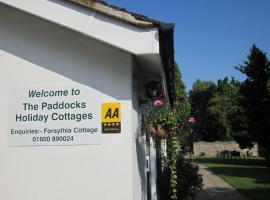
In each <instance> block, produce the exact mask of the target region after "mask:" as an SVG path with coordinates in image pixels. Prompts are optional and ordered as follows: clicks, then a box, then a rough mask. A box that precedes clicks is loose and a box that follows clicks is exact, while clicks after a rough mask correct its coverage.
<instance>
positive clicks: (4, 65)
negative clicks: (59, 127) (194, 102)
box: [0, 4, 137, 200]
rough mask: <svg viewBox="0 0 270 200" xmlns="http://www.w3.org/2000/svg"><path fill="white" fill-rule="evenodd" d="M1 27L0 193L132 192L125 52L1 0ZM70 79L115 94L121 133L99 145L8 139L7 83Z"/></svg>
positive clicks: (30, 197) (104, 197)
mask: <svg viewBox="0 0 270 200" xmlns="http://www.w3.org/2000/svg"><path fill="white" fill-rule="evenodd" d="M0 27H1V29H0V91H1V98H0V110H1V112H0V199H3V200H18V199H20V200H74V199H78V200H89V199H91V200H129V199H134V198H133V197H136V196H134V195H133V188H134V186H133V185H134V183H133V182H134V177H132V174H134V176H137V173H133V172H134V167H135V166H134V165H133V161H134V155H135V154H136V153H134V149H132V145H134V140H133V137H134V135H132V133H131V130H134V129H132V122H131V119H132V102H131V99H132V97H131V81H132V80H131V65H132V64H131V62H132V58H131V55H130V54H128V53H126V52H123V51H121V50H118V49H115V48H112V47H110V46H107V45H104V44H102V43H100V42H98V41H95V40H93V39H90V38H88V37H84V36H82V35H81V34H78V33H76V32H72V31H70V30H67V29H64V28H61V27H58V26H57V25H54V24H51V23H49V22H45V21H43V20H41V19H38V18H35V17H33V16H29V15H26V14H24V13H22V12H19V11H16V10H15V9H11V8H8V7H6V6H3V5H1V4H0ZM73 83H79V84H82V85H86V86H89V87H92V88H94V89H97V90H98V91H100V92H102V98H103V100H104V101H109V102H110V101H114V100H119V101H120V102H121V105H122V132H121V134H111V135H102V144H101V145H79V146H41V147H39V146H38V147H29V146H28V147H8V146H7V136H8V132H7V131H8V117H7V116H8V113H9V110H8V104H9V90H10V89H17V88H33V87H54V86H57V87H61V86H65V85H70V84H73ZM133 134H134V132H133ZM136 171H137V169H136ZM136 198H137V197H136Z"/></svg>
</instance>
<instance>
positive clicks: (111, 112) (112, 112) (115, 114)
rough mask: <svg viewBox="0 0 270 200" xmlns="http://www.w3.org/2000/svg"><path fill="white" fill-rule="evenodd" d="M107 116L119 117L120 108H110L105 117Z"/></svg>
mask: <svg viewBox="0 0 270 200" xmlns="http://www.w3.org/2000/svg"><path fill="white" fill-rule="evenodd" d="M107 118H119V108H115V109H114V110H112V109H111V108H109V109H108V111H107V113H106V115H105V119H107Z"/></svg>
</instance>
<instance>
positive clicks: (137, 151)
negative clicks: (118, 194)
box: [132, 62, 148, 200]
mask: <svg viewBox="0 0 270 200" xmlns="http://www.w3.org/2000/svg"><path fill="white" fill-rule="evenodd" d="M133 69H134V70H135V69H136V64H135V62H133ZM133 75H134V72H133ZM134 76H137V75H134ZM139 88H140V87H139V83H138V80H137V79H136V78H133V85H132V90H133V93H132V106H133V110H132V132H133V140H132V142H133V145H132V147H133V199H134V200H137V199H141V200H147V187H148V186H147V175H146V167H147V164H146V149H145V142H146V141H145V139H146V138H145V135H144V134H143V133H142V121H141V117H142V115H141V110H140V109H141V108H140V105H139Z"/></svg>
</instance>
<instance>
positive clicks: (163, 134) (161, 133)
mask: <svg viewBox="0 0 270 200" xmlns="http://www.w3.org/2000/svg"><path fill="white" fill-rule="evenodd" d="M156 131H157V137H159V138H160V139H166V138H167V137H168V130H167V128H165V127H164V126H162V125H161V124H157V125H156Z"/></svg>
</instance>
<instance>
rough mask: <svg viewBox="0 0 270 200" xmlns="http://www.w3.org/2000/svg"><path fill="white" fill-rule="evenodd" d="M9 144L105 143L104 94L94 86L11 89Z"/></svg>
mask: <svg viewBox="0 0 270 200" xmlns="http://www.w3.org/2000/svg"><path fill="white" fill-rule="evenodd" d="M9 111H10V112H9V132H8V134H9V136H8V145H9V146H28V145H31V146H32V145H33V146H36V145H38V146H39V145H79V144H100V143H101V97H100V94H99V93H98V92H97V91H96V90H94V89H91V88H87V87H81V86H74V87H67V88H33V89H17V90H11V91H10V105H9Z"/></svg>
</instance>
